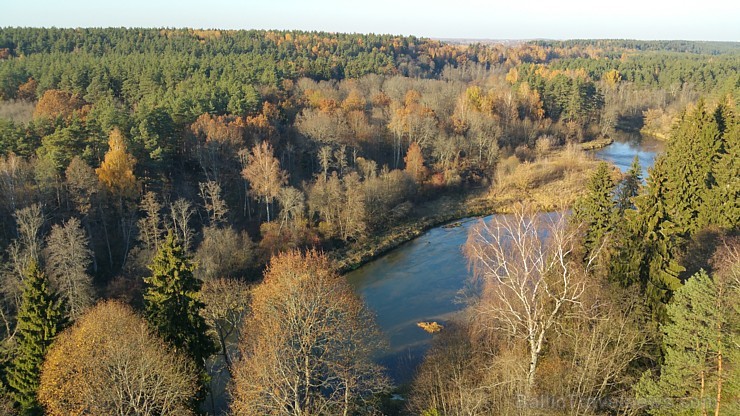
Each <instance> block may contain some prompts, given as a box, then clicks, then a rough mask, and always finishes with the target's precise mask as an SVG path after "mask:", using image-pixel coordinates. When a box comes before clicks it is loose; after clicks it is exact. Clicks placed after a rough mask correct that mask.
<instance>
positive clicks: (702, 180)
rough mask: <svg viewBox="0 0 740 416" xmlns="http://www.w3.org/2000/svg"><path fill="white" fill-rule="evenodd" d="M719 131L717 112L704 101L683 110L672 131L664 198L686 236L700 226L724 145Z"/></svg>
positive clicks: (680, 229)
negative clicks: (710, 109) (687, 109)
mask: <svg viewBox="0 0 740 416" xmlns="http://www.w3.org/2000/svg"><path fill="white" fill-rule="evenodd" d="M720 133H721V132H720V128H719V124H718V123H717V118H716V117H715V114H713V113H712V112H710V111H708V110H707V108H706V106H705V104H704V102H703V101H699V103H698V104H697V105H696V108H694V110H693V111H691V112H689V113H686V114H684V115H683V116H682V117H681V120H680V121H679V123H678V124H677V125H676V127H675V128H674V129H673V131H672V133H671V140H670V142H669V144H668V148H667V149H666V153H665V170H664V173H665V175H666V193H665V199H664V201H665V203H666V204H667V207H668V211H669V212H670V213H671V221H672V222H673V224H674V225H675V226H676V227H677V230H678V232H679V233H680V234H681V235H682V236H683V237H686V236H688V235H689V234H691V233H694V232H696V231H697V230H698V229H699V228H700V226H701V224H700V222H699V212H700V211H702V210H703V209H704V207H706V206H707V204H708V199H709V192H710V189H711V188H712V187H713V186H714V185H715V178H714V175H713V173H712V170H713V169H714V165H715V163H716V162H717V160H718V159H719V152H720V149H721V148H722V147H723V146H722V136H721V134H720Z"/></svg>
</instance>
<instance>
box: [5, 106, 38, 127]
mask: <svg viewBox="0 0 740 416" xmlns="http://www.w3.org/2000/svg"><path fill="white" fill-rule="evenodd" d="M35 107H36V104H34V103H30V102H28V101H16V100H11V101H0V119H5V120H10V121H13V122H15V123H28V122H29V121H31V118H33V110H34V108H35Z"/></svg>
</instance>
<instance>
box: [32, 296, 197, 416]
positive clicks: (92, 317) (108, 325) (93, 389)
mask: <svg viewBox="0 0 740 416" xmlns="http://www.w3.org/2000/svg"><path fill="white" fill-rule="evenodd" d="M196 382H197V376H196V373H195V371H194V367H193V365H192V363H191V362H190V361H189V360H188V359H187V358H186V357H185V356H183V355H182V354H179V353H175V352H174V351H172V350H171V349H170V347H169V346H168V345H167V344H165V342H164V341H162V340H161V339H160V338H159V337H158V336H157V335H155V334H154V333H153V331H152V330H151V329H150V328H149V326H148V325H147V324H146V322H145V321H144V320H143V319H141V318H140V317H139V316H137V315H136V314H135V313H134V312H133V311H132V310H131V308H129V307H128V306H125V305H123V304H121V303H118V302H104V303H101V304H98V305H97V306H95V307H94V308H93V309H91V310H90V311H89V312H87V313H86V314H85V315H83V316H82V317H81V318H80V319H79V320H78V321H77V323H76V324H75V326H73V327H72V328H70V329H68V330H67V331H65V332H63V333H62V334H61V335H60V336H59V337H58V338H57V342H56V343H55V344H54V346H53V347H52V349H51V350H50V351H49V353H48V355H47V358H46V362H45V363H44V366H43V368H42V374H41V387H40V388H39V393H38V395H39V401H40V402H41V403H42V404H43V405H44V407H45V408H46V412H47V414H49V415H54V416H62V415H64V416H67V415H83V414H95V415H113V414H120V415H124V414H136V415H188V414H190V410H189V405H190V401H191V400H192V398H193V396H194V394H195V392H196V390H197V387H196Z"/></svg>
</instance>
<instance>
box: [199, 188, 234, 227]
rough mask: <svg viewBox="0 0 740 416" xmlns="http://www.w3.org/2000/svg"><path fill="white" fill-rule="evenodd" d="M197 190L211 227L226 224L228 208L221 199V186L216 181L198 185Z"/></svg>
mask: <svg viewBox="0 0 740 416" xmlns="http://www.w3.org/2000/svg"><path fill="white" fill-rule="evenodd" d="M198 188H199V189H200V197H201V198H203V207H204V208H205V209H206V211H207V212H208V218H209V220H210V222H211V225H213V226H216V225H220V224H223V223H224V222H226V214H227V213H228V212H229V207H228V206H227V205H226V201H224V200H223V198H222V197H221V185H219V183H218V182H216V181H208V182H201V183H199V184H198Z"/></svg>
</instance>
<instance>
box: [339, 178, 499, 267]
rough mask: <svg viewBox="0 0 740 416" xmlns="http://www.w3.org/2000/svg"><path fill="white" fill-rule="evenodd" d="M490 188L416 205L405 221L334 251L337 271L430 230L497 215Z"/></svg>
mask: <svg viewBox="0 0 740 416" xmlns="http://www.w3.org/2000/svg"><path fill="white" fill-rule="evenodd" d="M493 210H494V206H493V205H492V204H491V203H490V201H489V200H488V189H486V188H477V189H472V190H470V191H469V192H468V193H466V194H461V195H445V196H443V197H440V198H438V199H434V200H431V201H426V202H423V203H421V204H419V205H418V206H417V207H416V210H415V211H416V215H414V216H413V217H412V218H410V219H409V220H407V221H405V222H404V223H402V224H399V225H397V226H395V227H392V228H391V229H389V230H387V231H385V232H383V233H381V234H379V235H377V236H373V237H369V238H367V239H364V240H362V241H360V242H357V243H355V244H352V245H349V246H347V247H345V248H342V249H340V250H335V251H334V252H332V253H330V256H331V257H332V258H334V260H335V264H336V267H337V270H338V271H339V272H340V273H342V274H344V273H347V272H349V271H352V270H354V269H356V268H358V267H360V266H362V265H363V264H365V263H367V262H369V261H371V260H374V259H376V258H378V257H380V256H382V255H383V254H386V253H388V252H389V251H391V250H393V249H394V248H396V247H398V246H400V245H401V244H403V243H406V242H408V241H411V240H413V239H415V238H417V237H419V236H421V235H422V234H424V233H425V232H426V231H428V230H430V229H432V228H434V227H437V226H440V225H442V224H445V223H448V222H451V221H456V220H459V219H461V218H467V217H476V216H485V215H489V214H493V213H494V212H493Z"/></svg>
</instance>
